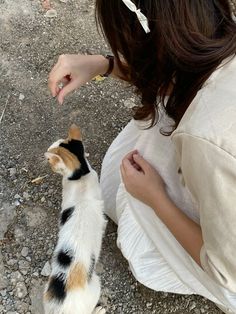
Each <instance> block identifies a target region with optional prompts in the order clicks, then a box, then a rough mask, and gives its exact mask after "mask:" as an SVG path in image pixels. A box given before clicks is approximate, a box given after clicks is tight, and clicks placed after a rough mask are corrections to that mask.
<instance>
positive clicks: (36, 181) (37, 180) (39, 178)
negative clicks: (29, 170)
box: [31, 174, 48, 184]
mask: <svg viewBox="0 0 236 314" xmlns="http://www.w3.org/2000/svg"><path fill="white" fill-rule="evenodd" d="M47 176H48V175H47V174H46V175H45V176H42V177H38V178H35V179H34V180H32V181H31V183H36V184H39V183H41V182H42V181H43V179H45V178H46V177H47Z"/></svg>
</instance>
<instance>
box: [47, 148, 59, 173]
mask: <svg viewBox="0 0 236 314" xmlns="http://www.w3.org/2000/svg"><path fill="white" fill-rule="evenodd" d="M44 156H45V157H46V159H47V160H48V162H49V164H50V165H51V167H52V168H53V169H54V170H56V168H57V165H58V164H59V163H61V162H62V159H61V157H60V156H58V155H56V154H53V153H50V152H46V153H45V154H44Z"/></svg>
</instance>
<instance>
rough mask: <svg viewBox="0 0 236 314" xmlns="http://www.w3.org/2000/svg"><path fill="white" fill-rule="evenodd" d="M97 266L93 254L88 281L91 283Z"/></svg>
mask: <svg viewBox="0 0 236 314" xmlns="http://www.w3.org/2000/svg"><path fill="white" fill-rule="evenodd" d="M95 264H96V260H95V255H94V254H93V255H92V256H91V263H90V266H89V271H88V281H90V280H91V279H92V276H93V272H94V268H95Z"/></svg>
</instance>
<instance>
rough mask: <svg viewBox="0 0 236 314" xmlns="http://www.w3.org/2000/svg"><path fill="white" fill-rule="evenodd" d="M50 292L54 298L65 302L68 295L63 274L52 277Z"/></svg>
mask: <svg viewBox="0 0 236 314" xmlns="http://www.w3.org/2000/svg"><path fill="white" fill-rule="evenodd" d="M48 293H49V294H50V295H51V296H52V298H54V299H56V300H57V301H59V302H63V300H64V299H65V297H66V290H65V280H64V276H63V274H59V275H58V276H53V277H51V279H50V282H49V287H48Z"/></svg>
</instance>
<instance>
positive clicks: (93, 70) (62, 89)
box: [48, 55, 108, 104]
mask: <svg viewBox="0 0 236 314" xmlns="http://www.w3.org/2000/svg"><path fill="white" fill-rule="evenodd" d="M107 68H108V60H107V59H106V58H104V57H103V56H100V55H61V56H60V57H59V59H58V61H57V63H56V64H55V66H54V67H53V69H52V70H51V72H50V74H49V79H48V85H49V89H50V91H51V93H52V95H53V97H57V99H58V102H59V103H60V104H62V103H63V101H64V98H65V96H66V95H68V94H69V93H70V92H72V91H74V90H75V89H77V88H79V87H81V86H82V85H84V84H85V83H87V82H89V81H91V80H92V79H93V78H94V77H95V76H97V75H99V74H103V73H105V72H106V71H107Z"/></svg>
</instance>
